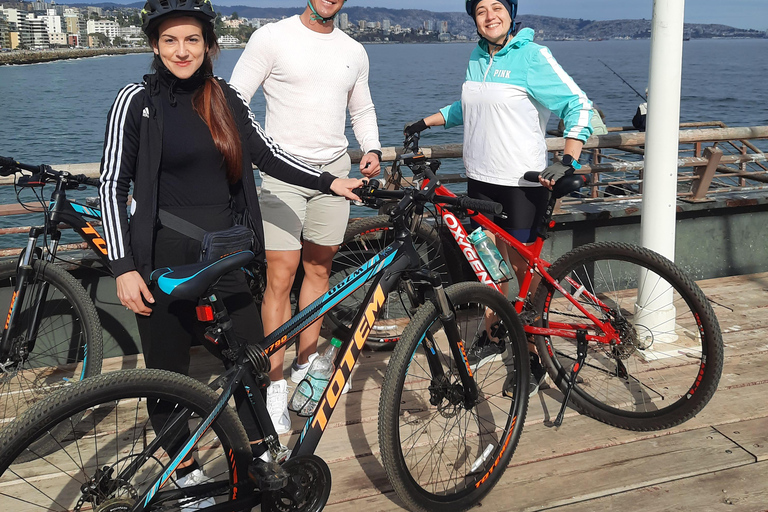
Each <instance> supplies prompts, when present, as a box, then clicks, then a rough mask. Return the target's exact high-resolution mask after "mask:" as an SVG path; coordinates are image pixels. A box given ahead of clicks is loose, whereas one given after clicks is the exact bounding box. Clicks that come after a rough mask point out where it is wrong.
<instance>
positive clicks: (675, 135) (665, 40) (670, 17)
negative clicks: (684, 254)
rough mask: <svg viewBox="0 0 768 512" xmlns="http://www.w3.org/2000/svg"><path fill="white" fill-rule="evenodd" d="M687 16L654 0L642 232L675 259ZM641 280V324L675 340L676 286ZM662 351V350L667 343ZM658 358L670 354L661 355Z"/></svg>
mask: <svg viewBox="0 0 768 512" xmlns="http://www.w3.org/2000/svg"><path fill="white" fill-rule="evenodd" d="M684 19H685V0H654V2H653V24H652V28H651V65H650V72H649V83H648V117H647V123H646V138H645V150H646V151H645V171H644V174H643V207H642V220H641V223H640V231H641V235H642V244H643V246H645V247H648V248H649V249H652V250H654V251H656V252H658V253H660V254H662V255H664V256H666V257H667V258H669V259H670V260H673V261H674V259H675V221H676V213H677V160H678V156H679V155H678V139H679V130H680V90H681V86H682V69H683V23H684ZM638 278H639V289H638V297H637V304H636V305H635V327H636V328H637V329H638V331H642V330H643V329H642V328H641V326H643V327H644V328H645V331H646V332H647V333H648V334H649V335H650V337H651V338H652V339H653V340H654V342H674V341H675V340H676V339H677V335H676V332H677V331H676V326H675V316H676V313H675V307H674V305H673V304H672V299H673V294H672V291H671V289H670V290H666V291H664V293H662V294H660V292H661V291H662V290H660V289H659V288H660V287H659V283H658V281H657V279H658V276H655V275H653V274H649V275H641V276H638ZM659 299H664V300H659ZM659 304H665V305H666V306H664V307H658V305H659ZM656 349H657V350H658V351H659V352H662V350H659V349H662V347H661V346H658V345H657V346H656ZM653 352H656V351H653ZM662 353H663V352H662ZM648 356H651V354H648ZM658 357H664V356H663V355H662V354H661V353H659V354H658Z"/></svg>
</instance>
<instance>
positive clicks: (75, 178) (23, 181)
mask: <svg viewBox="0 0 768 512" xmlns="http://www.w3.org/2000/svg"><path fill="white" fill-rule="evenodd" d="M18 170H22V171H29V172H31V173H32V174H33V176H25V177H22V178H19V184H20V185H26V186H40V185H43V184H45V182H46V181H47V180H48V179H51V180H54V181H55V180H59V179H61V180H63V181H64V182H65V183H67V184H68V185H69V186H68V187H67V188H74V187H77V186H78V185H88V186H91V187H98V186H99V185H100V184H101V182H100V181H99V179H98V178H90V177H88V176H86V175H85V174H69V173H68V172H66V171H56V170H54V169H51V168H50V167H49V166H47V165H30V164H25V163H22V162H17V161H16V160H14V159H13V158H10V157H6V156H0V176H10V175H11V174H15V173H16V172H17V171H18ZM34 175H37V176H34ZM34 179H37V180H38V181H33V180H34Z"/></svg>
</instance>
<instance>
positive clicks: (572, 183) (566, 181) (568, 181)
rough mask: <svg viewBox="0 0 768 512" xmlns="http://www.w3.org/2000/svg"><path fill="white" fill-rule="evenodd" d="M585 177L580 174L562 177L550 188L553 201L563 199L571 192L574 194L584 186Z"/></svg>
mask: <svg viewBox="0 0 768 512" xmlns="http://www.w3.org/2000/svg"><path fill="white" fill-rule="evenodd" d="M586 182H587V180H586V177H585V176H584V175H582V174H571V175H569V176H563V177H562V178H560V179H559V180H557V181H556V182H555V186H554V187H552V195H553V196H554V197H555V199H560V198H561V197H565V196H567V195H568V194H570V193H571V192H576V191H577V190H579V189H580V188H581V187H583V186H584V185H586Z"/></svg>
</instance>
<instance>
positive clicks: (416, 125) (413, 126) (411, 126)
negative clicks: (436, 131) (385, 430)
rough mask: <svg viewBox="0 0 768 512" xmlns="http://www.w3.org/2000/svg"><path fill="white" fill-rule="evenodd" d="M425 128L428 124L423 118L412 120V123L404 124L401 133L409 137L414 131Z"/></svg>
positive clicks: (420, 130)
mask: <svg viewBox="0 0 768 512" xmlns="http://www.w3.org/2000/svg"><path fill="white" fill-rule="evenodd" d="M427 128H429V126H427V123H426V122H425V121H424V120H423V119H419V120H418V121H414V122H413V123H408V124H407V125H405V129H403V134H404V135H405V136H406V137H410V136H411V135H413V134H415V133H421V132H423V131H424V130H426V129H427Z"/></svg>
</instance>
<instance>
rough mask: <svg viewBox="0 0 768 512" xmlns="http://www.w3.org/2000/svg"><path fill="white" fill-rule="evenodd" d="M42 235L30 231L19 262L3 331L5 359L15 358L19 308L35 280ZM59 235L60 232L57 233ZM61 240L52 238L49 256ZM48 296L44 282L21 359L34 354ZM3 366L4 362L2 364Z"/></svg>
mask: <svg viewBox="0 0 768 512" xmlns="http://www.w3.org/2000/svg"><path fill="white" fill-rule="evenodd" d="M41 234H42V229H41V228H32V229H31V230H30V231H29V239H28V241H27V247H26V248H25V250H24V253H22V257H21V259H20V261H19V265H18V269H17V272H16V276H17V282H16V287H15V289H14V290H13V295H11V303H10V305H9V307H8V315H7V316H6V319H5V326H4V329H3V336H2V340H1V341H0V355H2V356H3V359H6V358H10V357H13V356H14V354H11V353H10V352H11V349H12V343H13V336H12V335H13V334H14V333H13V331H14V330H13V326H14V325H16V323H17V317H18V315H19V310H20V308H19V307H18V306H19V305H21V304H24V299H25V297H26V294H27V288H28V286H29V283H30V282H32V281H33V280H34V268H33V266H32V264H33V259H34V256H35V251H36V246H37V239H38V238H39V237H40V235H41ZM56 235H58V232H57V233H56ZM58 241H59V238H58V236H55V235H54V237H52V240H51V242H52V253H49V254H55V251H56V247H57V245H58ZM47 296H48V283H47V282H43V283H42V285H41V286H40V287H39V288H37V289H36V290H35V297H33V300H32V304H33V307H32V308H31V309H30V315H31V316H30V319H29V326H30V328H29V332H28V333H27V339H26V340H25V341H26V342H27V346H26V349H25V353H23V354H22V353H20V354H18V356H19V357H22V358H23V357H26V355H27V354H29V353H30V352H32V350H34V348H35V340H37V329H38V327H39V325H40V315H41V311H42V307H43V304H45V299H46V298H47ZM0 364H2V362H0Z"/></svg>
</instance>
